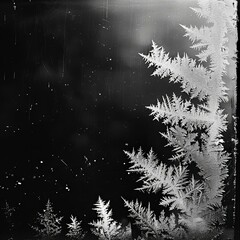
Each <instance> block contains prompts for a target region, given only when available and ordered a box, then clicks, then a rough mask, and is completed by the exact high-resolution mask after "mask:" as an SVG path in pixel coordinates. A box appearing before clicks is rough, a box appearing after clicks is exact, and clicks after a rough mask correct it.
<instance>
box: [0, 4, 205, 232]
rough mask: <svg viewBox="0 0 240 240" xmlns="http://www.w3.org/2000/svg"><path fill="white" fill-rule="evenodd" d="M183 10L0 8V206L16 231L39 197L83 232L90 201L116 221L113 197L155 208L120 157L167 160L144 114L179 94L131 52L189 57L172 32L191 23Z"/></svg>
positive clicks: (118, 208)
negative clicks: (9, 211)
mask: <svg viewBox="0 0 240 240" xmlns="http://www.w3.org/2000/svg"><path fill="white" fill-rule="evenodd" d="M189 6H193V7H194V6H196V3H195V1H168V0H161V1H157V0H148V1H143V0H95V1H94V0H88V1H87V0H85V1H83V0H78V1H75V0H73V1H70V0H57V1H50V0H48V1H34V0H32V1H30V0H28V1H23V0H21V1H17V0H16V1H13V0H12V1H3V2H2V1H1V3H0V12H1V20H0V21H1V22H0V26H1V61H2V63H1V73H0V74H1V75H0V140H1V155H0V156H1V166H0V196H1V197H0V205H1V207H4V206H5V201H7V202H8V203H9V204H10V206H13V207H15V213H14V218H15V220H16V222H17V224H16V226H15V227H16V228H17V229H18V230H19V231H27V229H29V227H28V226H27V224H32V223H33V221H34V219H35V217H36V213H37V211H42V209H43V208H44V207H45V204H46V202H47V199H50V200H51V201H52V202H53V206H54V209H55V210H56V211H57V212H59V214H60V215H63V216H65V219H64V221H65V222H69V216H70V214H73V215H75V216H77V217H78V218H79V219H81V220H83V225H85V226H87V224H88V223H89V222H91V221H92V220H94V218H96V215H95V213H94V211H92V208H93V204H94V203H96V201H97V198H98V196H99V195H100V196H101V197H102V198H103V199H104V200H110V201H111V208H112V209H113V214H114V218H116V219H121V218H122V217H125V216H126V215H127V209H125V208H124V207H123V201H122V199H121V196H123V197H124V198H126V199H128V200H134V199H136V198H139V199H140V200H141V201H143V202H144V201H145V202H146V201H149V200H151V201H152V202H153V205H154V204H155V205H156V207H157V203H158V200H159V196H157V195H146V194H142V193H139V192H137V191H134V189H135V188H136V187H137V186H139V184H138V183H136V180H137V179H138V176H136V175H132V174H131V175H129V174H128V173H127V171H126V170H127V169H128V167H129V164H128V159H127V156H126V155H125V154H124V152H123V151H124V150H128V151H131V150H132V149H133V148H135V149H138V148H139V147H140V146H141V147H142V149H143V150H144V151H145V152H148V151H149V150H150V148H151V147H152V148H153V150H154V151H155V152H156V153H157V155H158V157H159V159H161V160H166V159H167V157H168V156H170V153H171V152H170V149H167V148H166V147H164V145H165V144H166V142H165V141H164V140H163V139H162V138H161V136H160V134H159V131H164V130H165V128H164V126H163V125H161V123H159V122H154V121H153V120H152V117H149V114H150V111H149V110H147V109H146V108H145V106H148V105H150V104H154V103H156V100H157V98H159V99H160V98H161V96H162V95H165V94H171V93H172V92H173V91H175V92H176V91H177V92H178V93H179V86H177V85H169V83H168V80H167V79H159V78H156V77H155V78H154V77H151V76H150V75H151V73H152V70H153V69H148V68H147V66H146V65H145V64H144V62H143V60H142V59H141V57H140V56H139V55H138V53H145V54H147V53H148V52H149V50H150V49H151V40H154V41H155V42H156V43H158V44H159V45H162V46H164V48H165V50H166V51H167V52H170V56H176V54H177V53H178V52H179V53H180V55H181V54H183V52H187V53H188V54H189V55H190V56H193V54H194V52H190V50H189V44H190V42H189V40H188V39H187V38H184V37H183V35H184V30H183V29H182V28H181V27H180V26H179V24H180V23H181V24H184V25H187V26H189V25H190V24H191V25H193V26H194V25H196V24H197V25H199V24H200V23H199V20H198V19H197V17H196V16H195V15H194V13H193V12H192V11H191V10H190V9H189ZM1 221H2V222H3V221H4V219H3V215H2V214H1ZM2 226H3V225H2Z"/></svg>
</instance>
